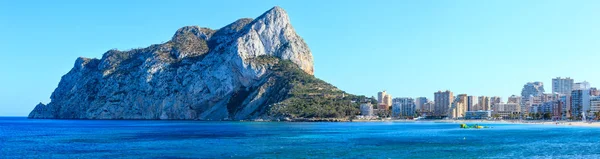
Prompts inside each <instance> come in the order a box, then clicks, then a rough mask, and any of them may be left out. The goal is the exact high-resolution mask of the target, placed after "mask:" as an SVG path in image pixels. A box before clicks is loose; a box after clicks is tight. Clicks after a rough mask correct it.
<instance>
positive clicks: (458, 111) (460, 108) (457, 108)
mask: <svg viewBox="0 0 600 159" xmlns="http://www.w3.org/2000/svg"><path fill="white" fill-rule="evenodd" d="M467 104H468V96H467V95H466V94H459V95H458V96H456V99H454V102H452V107H451V110H450V111H449V114H448V117H450V118H452V119H458V118H464V115H465V112H467Z"/></svg>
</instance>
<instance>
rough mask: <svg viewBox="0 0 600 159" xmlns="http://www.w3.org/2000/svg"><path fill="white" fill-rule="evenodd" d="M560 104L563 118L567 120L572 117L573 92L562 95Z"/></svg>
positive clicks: (559, 100)
mask: <svg viewBox="0 0 600 159" xmlns="http://www.w3.org/2000/svg"><path fill="white" fill-rule="evenodd" d="M558 104H559V106H560V110H561V111H560V114H561V119H562V120H566V119H569V118H571V94H568V95H563V96H560V97H559V99H558Z"/></svg>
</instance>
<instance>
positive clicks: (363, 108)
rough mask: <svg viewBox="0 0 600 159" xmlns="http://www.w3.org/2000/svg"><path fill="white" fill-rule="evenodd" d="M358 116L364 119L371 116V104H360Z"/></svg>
mask: <svg viewBox="0 0 600 159" xmlns="http://www.w3.org/2000/svg"><path fill="white" fill-rule="evenodd" d="M360 115H361V116H364V117H371V116H373V104H371V103H362V104H360Z"/></svg>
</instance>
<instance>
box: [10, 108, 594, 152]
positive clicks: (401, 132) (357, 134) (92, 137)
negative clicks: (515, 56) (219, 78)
mask: <svg viewBox="0 0 600 159" xmlns="http://www.w3.org/2000/svg"><path fill="white" fill-rule="evenodd" d="M487 126H492V127H493V128H490V129H478V130H474V129H471V130H465V129H460V128H459V125H458V124H450V123H433V122H423V123H401V122H353V123H283V122H200V121H131V120H118V121H111V120H33V119H26V118H8V117H4V118H2V117H0V158H600V129H599V128H585V127H565V126H554V125H509V124H487Z"/></svg>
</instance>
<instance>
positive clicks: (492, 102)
mask: <svg viewBox="0 0 600 159" xmlns="http://www.w3.org/2000/svg"><path fill="white" fill-rule="evenodd" d="M500 103H502V98H501V97H498V96H493V97H490V110H494V107H495V106H496V105H498V104H500Z"/></svg>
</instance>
